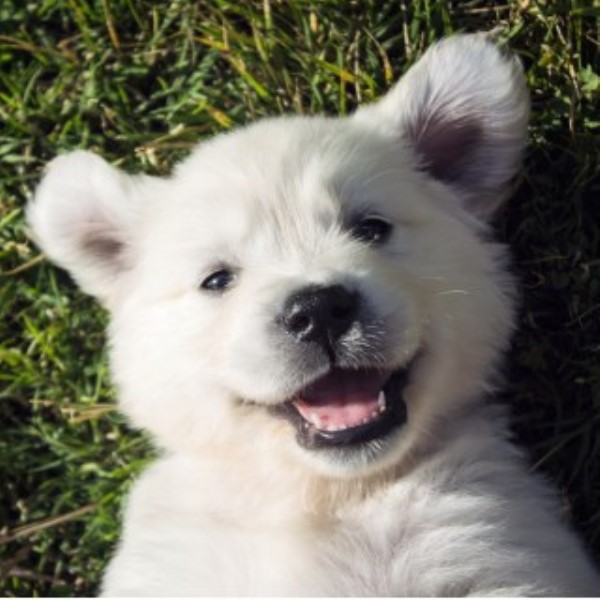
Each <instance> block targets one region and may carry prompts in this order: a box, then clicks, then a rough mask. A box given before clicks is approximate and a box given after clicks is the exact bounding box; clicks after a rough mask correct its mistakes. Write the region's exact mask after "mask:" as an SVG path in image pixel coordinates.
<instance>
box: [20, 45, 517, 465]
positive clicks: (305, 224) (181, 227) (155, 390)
mask: <svg viewBox="0 0 600 600" xmlns="http://www.w3.org/2000/svg"><path fill="white" fill-rule="evenodd" d="M527 114H528V102H527V95H526V92H525V88H524V82H523V78H522V74H521V70H520V68H519V66H518V64H517V63H516V62H515V61H514V60H512V59H510V58H505V57H503V56H502V55H501V54H500V52H499V51H498V50H497V49H496V48H495V47H494V46H493V45H492V44H490V43H489V42H488V41H486V39H485V38H484V37H482V36H479V35H472V36H459V37H455V38H450V39H448V40H446V41H443V42H441V43H439V44H437V45H436V46H434V47H433V48H431V49H430V50H429V51H428V52H427V53H426V55H425V56H424V57H423V58H422V59H421V60H420V61H419V62H418V63H417V64H416V65H415V66H414V67H413V68H412V69H411V70H410V71H409V72H408V74H407V75H406V76H405V77H404V78H403V79H402V80H401V81H400V82H399V83H398V84H397V85H396V87H394V88H393V89H392V90H391V91H390V92H389V93H388V94H387V95H386V96H385V97H384V98H383V99H382V100H381V101H379V102H378V103H376V104H374V105H371V106H367V107H366V108H363V109H361V110H359V111H358V112H357V113H356V114H355V115H353V116H352V117H350V118H343V119H326V118H320V117H315V118H300V117H298V118H278V119H273V120H267V121H262V122H259V123H256V124H254V125H251V126H249V127H247V128H244V129H241V130H238V131H236V132H234V133H230V134H226V135H221V136H218V137H217V138H215V139H213V140H211V141H208V142H205V143H203V144H201V145H200V146H199V147H198V148H197V149H196V150H195V152H194V153H192V155H191V156H190V157H189V158H188V159H187V160H186V161H184V162H183V163H182V164H181V165H179V167H178V168H177V169H176V170H175V172H174V174H173V175H172V176H171V177H170V178H168V179H159V178H150V177H146V176H130V175H126V174H124V173H122V172H120V171H118V170H116V169H114V168H113V167H111V166H109V165H108V164H107V163H106V162H104V161H103V160H102V159H100V158H98V157H96V156H94V155H92V154H90V153H87V152H75V153H72V154H69V155H66V156H63V157H60V158H58V159H56V160H55V161H53V162H52V163H51V165H50V167H49V170H48V173H47V174H46V176H45V178H44V180H43V182H42V183H41V185H40V187H39V189H38V191H37V194H36V197H35V199H34V201H33V202H32V204H31V206H30V209H29V222H30V224H31V226H32V230H33V232H34V235H35V238H36V240H37V241H38V242H39V244H40V245H41V246H42V248H44V250H45V251H46V252H47V254H48V255H49V256H50V257H51V258H52V259H53V260H55V261H56V262H57V263H58V264H61V265H62V266H64V267H66V268H67V269H69V270H70V271H71V273H72V274H73V275H74V277H75V279H76V280H77V281H78V282H79V283H80V285H81V286H82V288H83V289H84V290H86V291H88V292H89V293H91V294H94V295H96V296H97V297H98V298H100V299H101V300H102V301H103V302H104V303H105V305H106V306H107V307H108V308H109V310H110V311H111V316H112V319H111V331H110V334H111V345H112V354H111V358H112V368H113V373H114V377H115V379H116V381H117V383H118V385H119V388H120V394H121V404H122V408H123V409H124V411H125V412H126V413H127V414H128V415H129V416H130V418H131V419H132V420H133V422H134V423H135V424H136V425H138V426H141V427H144V428H147V429H148V430H150V431H151V432H152V433H153V434H154V435H155V436H156V437H157V438H158V439H159V441H160V442H161V443H162V444H164V445H165V446H167V447H169V448H171V449H175V450H180V451H185V452H195V451H198V450H199V449H202V448H205V447H206V446H220V445H222V444H226V445H230V446H231V447H234V446H236V445H237V446H238V447H242V448H250V446H252V447H253V448H264V449H265V450H267V451H268V452H269V453H271V454H272V453H277V454H278V455H280V456H289V457H290V460H295V459H297V460H300V461H304V463H305V464H307V465H309V468H311V469H315V470H317V471H319V472H321V473H326V474H329V475H336V476H345V475H355V474H361V473H365V472H370V471H375V470H377V469H381V468H383V467H385V466H389V465H390V464H395V463H398V462H399V461H401V460H402V459H403V457H404V456H406V453H407V452H408V451H410V449H411V448H414V447H415V445H416V444H418V443H419V442H420V441H423V440H427V439H428V438H430V437H431V436H434V435H435V432H436V427H437V425H438V424H439V423H440V421H441V420H442V419H444V418H452V414H453V413H454V412H455V411H456V410H457V409H458V408H461V407H464V405H465V404H466V403H468V402H469V401H470V400H471V399H472V398H473V397H475V396H476V395H478V394H480V393H481V391H482V388H483V387H484V386H485V385H486V381H487V378H488V377H489V374H490V369H491V368H492V367H493V365H494V362H495V360H496V358H497V355H498V354H499V352H500V351H501V350H502V349H503V347H504V346H505V344H506V341H507V338H508V334H509V332H510V330H511V327H512V310H511V301H510V291H511V287H510V282H509V281H507V280H506V277H505V275H504V274H503V272H502V268H501V265H499V261H500V260H501V252H500V251H499V249H498V248H497V247H496V246H495V245H493V244H492V243H490V242H489V241H488V240H486V235H485V226H484V222H485V220H486V218H487V217H488V216H489V215H491V214H492V213H493V211H494V209H495V208H496V207H497V206H498V204H499V203H500V202H501V200H502V198H503V196H504V194H505V191H506V185H507V183H508V182H509V180H510V179H511V177H512V176H513V175H514V173H515V171H516V169H517V168H518V164H519V160H520V157H521V153H522V148H523V144H524V139H525V130H526V122H527ZM294 457H295V458H294Z"/></svg>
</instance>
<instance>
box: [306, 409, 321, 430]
mask: <svg viewBox="0 0 600 600" xmlns="http://www.w3.org/2000/svg"><path fill="white" fill-rule="evenodd" d="M308 420H309V421H310V422H311V423H312V424H313V425H314V426H315V427H316V428H317V429H321V426H322V423H321V419H319V416H318V415H317V414H316V413H310V415H308Z"/></svg>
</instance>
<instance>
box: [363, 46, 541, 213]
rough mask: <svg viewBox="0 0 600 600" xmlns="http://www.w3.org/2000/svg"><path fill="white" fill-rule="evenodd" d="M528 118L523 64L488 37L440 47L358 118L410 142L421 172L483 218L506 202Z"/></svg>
mask: <svg viewBox="0 0 600 600" xmlns="http://www.w3.org/2000/svg"><path fill="white" fill-rule="evenodd" d="M528 117H529V96H528V93H527V88H526V85H525V78H524V76H523V70H522V68H521V65H520V63H519V61H518V60H517V59H516V58H515V57H511V56H506V55H504V54H503V53H502V52H501V51H500V50H499V49H498V47H497V46H496V45H495V44H493V43H492V42H491V41H490V40H489V37H488V36H486V35H485V34H470V35H457V36H454V37H450V38H447V39H445V40H443V41H441V42H439V43H438V44H436V45H435V46H433V47H431V48H430V49H429V50H428V51H427V52H426V53H425V55H424V56H423V57H422V58H421V59H420V60H419V61H418V62H417V63H416V64H415V65H414V66H413V67H412V68H411V69H409V71H408V72H407V74H406V75H405V76H404V77H403V78H402V79H401V80H400V81H399V82H398V83H397V84H396V86H395V87H394V88H392V89H391V90H390V92H389V93H388V94H387V95H386V96H384V97H383V98H382V99H381V100H380V101H379V102H377V103H375V104H373V105H371V106H367V107H365V108H362V109H361V110H359V111H358V112H357V113H356V115H355V118H356V119H360V120H368V121H370V123H371V124H375V125H376V126H377V127H378V128H380V129H382V130H384V131H386V132H392V134H393V135H395V136H396V137H397V138H398V140H399V141H403V142H404V143H407V144H408V145H409V146H410V147H411V148H412V149H413V151H414V153H415V154H416V157H417V160H418V162H419V165H420V167H421V169H422V170H423V171H424V172H426V173H427V174H428V175H430V176H431V177H432V178H434V179H436V180H438V181H440V182H442V183H444V184H446V185H448V186H450V187H451V188H452V189H453V190H454V191H455V192H456V193H457V194H458V196H459V198H460V199H461V200H462V203H463V205H464V207H465V208H467V209H468V210H469V211H470V212H472V213H473V214H475V215H476V216H477V217H478V218H481V219H488V218H489V217H490V216H491V215H492V214H493V213H494V211H495V210H496V209H497V208H498V206H499V205H500V204H501V202H502V200H504V198H505V196H506V192H507V184H508V182H509V181H510V179H511V178H512V177H513V176H514V175H515V174H516V172H517V170H518V168H519V165H520V163H521V158H522V154H523V149H524V146H525V141H526V134H527V122H528Z"/></svg>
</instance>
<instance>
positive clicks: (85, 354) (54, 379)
mask: <svg viewBox="0 0 600 600" xmlns="http://www.w3.org/2000/svg"><path fill="white" fill-rule="evenodd" d="M496 26H502V27H503V31H502V34H501V36H502V37H503V38H504V39H505V40H507V41H508V42H509V44H510V46H511V47H512V48H513V49H514V50H515V51H516V52H517V53H518V54H519V55H520V56H521V58H522V60H523V62H524V64H525V66H526V69H527V77H528V80H529V84H530V87H531V92H532V100H533V121H532V126H531V144H530V149H529V153H528V157H527V161H526V166H525V169H524V172H523V176H522V178H521V180H520V182H519V185H518V188H517V191H516V193H515V196H514V198H513V200H512V201H511V203H510V204H509V206H508V209H507V210H506V212H505V214H504V215H503V217H502V218H501V220H500V222H499V223H498V227H497V230H498V236H499V237H500V238H502V239H504V240H506V241H507V242H509V243H510V244H511V245H512V247H513V256H514V260H513V269H514V270H515V272H516V273H517V274H518V275H519V276H520V278H521V280H522V283H523V302H522V307H521V319H520V320H521V328H520V331H519V334H518V335H517V337H516V340H515V343H514V345H513V349H512V352H511V354H510V356H509V364H508V367H507V379H508V380H509V384H507V391H506V392H505V393H503V394H502V395H503V397H504V398H505V400H506V401H507V402H510V403H511V404H512V406H513V413H514V424H515V433H516V436H517V439H518V440H519V441H520V443H522V444H523V445H524V446H525V447H527V448H528V450H529V452H530V455H531V457H532V464H535V468H538V469H541V470H542V471H544V472H545V473H547V474H548V476H549V477H551V478H552V479H554V480H555V481H556V483H557V485H558V486H559V487H560V489H561V491H562V493H563V495H564V498H565V506H566V509H567V510H568V511H570V513H571V515H572V518H573V521H574V523H575V525H576V527H577V528H578V530H579V531H580V532H581V534H582V535H583V537H584V538H585V539H586V541H587V543H588V546H589V548H590V551H591V552H593V553H594V555H595V557H596V558H597V559H598V558H600V361H599V354H600V326H599V323H600V277H599V274H600V273H599V271H600V167H599V165H600V144H599V142H598V140H599V135H600V77H599V74H600V4H599V3H598V2H597V1H596V0H593V1H592V0H588V1H586V2H584V1H581V2H575V1H573V2H562V1H559V0H546V1H542V0H537V1H536V0H519V1H516V0H504V1H500V2H496V3H495V2H484V1H470V2H441V1H436V0H416V1H414V2H401V1H391V0H371V1H369V0H364V1H354V2H338V1H325V0H321V1H319V0H314V1H312V2H308V1H302V0H289V1H287V2H284V1H278V0H270V1H269V0H264V1H262V0H261V1H255V2H234V1H231V2H230V1H225V0H212V1H210V2H208V1H204V2H197V1H196V2H193V1H192V0H174V1H173V2H148V1H145V0H96V1H94V0H43V1H40V2H23V1H22V0H3V2H2V3H1V4H0V270H1V272H0V313H1V315H2V318H1V321H0V482H1V484H0V485H1V487H0V490H1V491H0V493H1V497H0V593H2V594H3V595H59V594H60V595H83V594H91V593H94V592H95V590H96V586H97V583H98V579H99V575H100V572H101V570H102V568H103V566H104V564H105V563H106V560H107V558H108V556H109V553H110V550H111V548H112V547H113V545H114V543H115V540H116V539H117V535H118V530H119V518H120V508H121V506H122V499H123V495H124V493H125V492H126V491H127V489H128V486H129V484H130V483H131V481H132V479H133V477H134V476H135V475H136V473H138V472H139V470H140V469H141V468H142V467H143V465H145V464H146V463H147V461H148V460H149V459H150V458H151V449H150V445H149V443H148V442H147V441H146V440H145V439H144V437H143V436H142V435H141V434H139V433H134V432H131V431H130V430H128V429H127V427H126V426H125V424H124V421H123V420H122V418H120V417H119V416H118V414H117V413H116V411H115V410H114V409H113V400H114V394H113V391H112V389H111V387H110V383H109V380H108V374H107V367H106V352H105V338H104V334H103V327H104V325H105V323H106V315H105V314H104V313H103V312H102V311H101V310H100V309H99V308H97V307H96V306H95V305H94V303H93V302H92V301H91V300H90V299H88V298H86V297H84V296H83V295H82V294H80V293H79V292H78V291H77V290H76V289H75V287H74V285H73V284H72V282H71V281H70V279H69V278H68V276H67V275H65V274H64V273H62V272H60V271H58V270H56V269H54V268H53V267H52V266H50V265H49V264H47V263H46V262H45V261H44V260H43V259H41V258H40V256H39V253H38V250H37V249H36V248H35V247H34V246H33V245H32V244H31V243H30V242H29V241H28V239H27V236H26V232H25V229H24V226H23V207H24V205H25V202H26V200H27V198H28V197H29V196H30V194H31V192H32V190H33V188H34V186H35V184H36V182H37V181H38V180H39V177H40V174H41V170H42V168H43V165H44V164H45V163H46V161H48V160H49V159H50V158H52V157H53V156H55V155H56V154H57V153H58V152H61V151H65V150H70V149H74V148H80V147H81V148H88V149H92V150H95V151H97V152H99V153H101V154H102V155H103V156H105V157H106V158H108V159H109V160H111V161H114V162H116V163H118V164H120V165H122V166H124V167H126V168H130V169H132V170H144V171H147V172H154V173H166V172H167V171H168V170H169V166H170V165H171V164H172V163H173V161H174V160H175V159H177V158H178V157H180V156H182V155H184V154H185V153H186V152H187V151H188V150H189V149H190V148H191V147H192V146H193V144H194V143H195V142H196V141H197V140H199V139H202V138H205V137H207V136H210V135H212V134H214V133H217V132H220V131H223V130H225V129H227V128H229V127H232V126H235V125H237V124H241V123H245V122H247V121H250V120H252V119H255V118H257V117H261V116H263V115H272V114H280V113H291V112H301V113H307V114H310V113H321V112H325V113H329V114H338V113H346V112H349V111H351V110H352V109H353V108H354V107H355V106H356V105H357V103H361V102H368V101H370V100H372V99H374V98H376V97H377V96H378V95H380V94H382V93H383V92H384V90H385V89H386V88H387V86H388V85H389V83H390V82H391V81H392V80H393V79H395V78H396V77H397V76H398V75H400V74H401V73H402V72H403V71H404V70H405V69H406V68H407V67H408V66H409V65H410V64H411V63H412V62H414V61H415V60H416V58H417V57H418V56H419V55H420V54H421V53H422V52H423V50H424V49H425V48H426V47H427V46H428V44H429V43H430V42H432V41H433V40H435V39H437V38H439V37H440V36H442V35H445V34H449V33H452V32H455V31H475V30H488V29H492V28H494V27H496Z"/></svg>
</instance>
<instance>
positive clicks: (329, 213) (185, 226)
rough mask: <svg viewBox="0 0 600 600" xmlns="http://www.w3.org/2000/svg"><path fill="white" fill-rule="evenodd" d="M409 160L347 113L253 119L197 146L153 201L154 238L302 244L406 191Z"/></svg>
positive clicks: (205, 243)
mask: <svg viewBox="0 0 600 600" xmlns="http://www.w3.org/2000/svg"><path fill="white" fill-rule="evenodd" d="M410 162H411V158H410V156H407V155H406V153H405V151H403V149H402V147H401V146H400V145H399V144H396V143H393V141H392V140H389V139H386V138H385V137H382V136H381V135H380V134H378V133H376V132H372V131H368V132H367V131H365V130H364V129H362V128H361V126H360V125H358V124H354V123H352V122H351V121H350V120H349V119H327V118H314V117H311V118H301V117H300V118H298V117H294V118H278V119H272V120H266V121H261V122H259V123H256V124H254V125H252V126H250V127H247V128H244V129H241V130H238V131H236V132H234V133H231V134H225V135H221V136H218V137H216V138H214V139H213V140H210V141H208V142H205V143H204V144H202V145H200V147H198V148H197V149H196V150H195V151H194V153H193V154H192V155H191V156H190V157H189V158H188V159H187V160H186V161H184V163H182V164H181V165H180V166H179V168H178V169H177V170H176V171H175V173H174V176H173V177H172V179H171V180H169V182H168V184H167V188H166V192H167V196H168V198H166V199H161V200H160V201H159V202H157V203H156V210H155V211H154V212H155V214H154V215H153V217H154V218H153V219H152V222H153V226H152V229H153V230H154V231H153V237H154V239H156V236H160V237H162V236H165V237H166V238H168V239H172V240H177V242H178V244H179V245H180V246H181V240H182V239H186V240H189V242H190V243H193V244H195V245H196V246H202V247H207V248H208V247H210V248H215V247H217V248H218V247H226V246H230V245H232V244H235V245H236V246H237V247H238V248H240V247H241V246H243V245H245V244H248V245H251V244H256V243H257V240H260V241H261V243H263V244H266V243H267V241H269V243H277V245H278V247H279V248H281V247H285V246H291V247H293V248H294V249H295V250H296V251H297V250H298V249H299V247H300V246H302V245H305V246H309V247H311V246H313V245H314V244H317V243H319V241H320V240H321V239H322V236H323V231H324V230H328V229H331V228H332V226H334V225H335V226H340V225H343V224H344V222H347V221H349V220H351V219H352V218H356V217H358V216H359V215H361V214H365V213H373V212H386V211H387V210H394V209H395V206H394V205H395V204H397V203H396V202H394V200H393V199H394V198H397V197H401V196H403V195H406V196H411V195H414V192H413V191H412V190H411V187H414V185H415V183H414V181H412V179H411V176H410V173H411V171H412V169H411V168H410ZM384 209H385V210H384ZM257 234H260V235H257Z"/></svg>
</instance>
